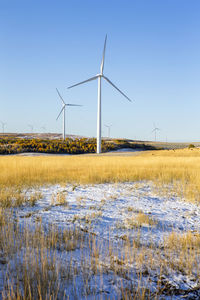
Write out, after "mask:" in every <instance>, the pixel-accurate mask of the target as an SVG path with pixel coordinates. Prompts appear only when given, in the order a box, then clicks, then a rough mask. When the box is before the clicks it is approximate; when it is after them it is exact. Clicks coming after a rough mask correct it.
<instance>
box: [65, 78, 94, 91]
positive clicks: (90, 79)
mask: <svg viewBox="0 0 200 300" xmlns="http://www.w3.org/2000/svg"><path fill="white" fill-rule="evenodd" d="M98 77H99V76H98V75H96V76H94V77H91V78H89V79H87V80H84V81H81V82H79V83H76V84H74V85H71V86H69V87H68V89H71V88H73V87H75V86H77V85H80V84H83V83H85V82H88V81H92V80H95V79H97V78H98Z"/></svg>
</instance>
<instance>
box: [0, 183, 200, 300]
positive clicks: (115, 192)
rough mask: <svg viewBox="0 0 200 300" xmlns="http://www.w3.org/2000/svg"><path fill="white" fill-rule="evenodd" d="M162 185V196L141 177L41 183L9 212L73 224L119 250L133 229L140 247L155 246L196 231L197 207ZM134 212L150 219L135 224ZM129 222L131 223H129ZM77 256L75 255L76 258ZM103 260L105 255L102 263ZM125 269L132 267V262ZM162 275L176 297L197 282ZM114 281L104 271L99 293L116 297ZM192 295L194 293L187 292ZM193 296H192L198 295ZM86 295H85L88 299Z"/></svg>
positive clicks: (22, 218) (171, 274) (172, 272)
mask: <svg viewBox="0 0 200 300" xmlns="http://www.w3.org/2000/svg"><path fill="white" fill-rule="evenodd" d="M163 188H164V189H165V190H166V189H167V192H166V193H165V194H164V193H161V192H160V189H159V188H156V186H155V184H154V183H152V182H146V181H144V182H126V183H106V184H94V185H92V184H90V185H69V184H67V185H66V186H60V185H53V186H44V187H41V188H39V189H38V190H37V191H39V192H41V193H42V199H40V200H38V201H37V202H36V204H35V205H34V206H33V207H30V206H24V207H21V208H18V209H16V210H15V213H16V216H18V218H19V222H21V223H22V224H23V223H26V224H27V222H28V223H29V224H34V222H35V221H36V219H37V218H38V217H40V218H41V220H42V222H43V224H44V225H45V226H48V225H49V224H52V223H53V224H56V225H57V226H58V227H60V228H66V227H68V226H71V225H72V224H74V225H76V226H78V227H80V228H82V229H84V230H87V232H92V233H94V234H95V235H96V236H97V238H98V239H100V240H103V241H104V243H106V242H108V241H110V240H111V241H112V242H113V243H116V247H119V248H120V245H121V243H122V242H121V241H122V239H123V237H124V236H125V235H127V234H128V236H129V237H130V238H131V239H133V238H137V235H138V230H139V231H140V243H141V246H144V247H148V245H150V244H152V243H153V244H154V245H157V246H160V245H162V244H163V242H164V239H165V238H166V237H167V236H168V235H169V234H170V233H171V232H172V231H176V232H178V233H184V232H187V231H191V232H195V233H196V232H199V233H200V206H199V205H198V204H195V203H190V202H187V201H185V199H180V198H179V197H178V196H177V195H176V194H175V193H174V192H172V190H171V189H170V186H164V187H163ZM34 192H35V190H34V189H32V190H30V191H28V193H29V194H32V193H34ZM59 195H60V196H62V195H64V198H65V199H66V203H62V205H61V203H59V202H58V201H57V198H58V197H59ZM139 214H145V215H146V216H148V217H149V219H150V220H151V221H152V223H148V222H143V223H140V224H137V217H138V215H139ZM133 220H134V223H131V222H132V221H133ZM149 251H150V250H149ZM78 255H79V254H78V253H77V257H78ZM75 256H76V255H75V252H74V257H75ZM65 259H66V258H65ZM107 263H108V262H107V260H106V257H105V258H104V264H105V265H106V264H107ZM0 266H1V265H0ZM130 267H131V268H133V265H130ZM155 272H156V271H153V270H151V271H150V273H151V284H150V285H151V289H153V288H154V286H155V282H154V279H153V278H154V277H156V275H155V274H154V273H155ZM168 273H169V274H168V277H167V278H163V279H162V280H163V282H165V281H166V282H167V284H168V285H170V287H171V289H172V290H174V291H175V290H181V291H182V295H183V294H184V292H185V291H188V290H191V289H195V288H196V287H198V282H197V280H196V279H194V277H192V276H191V277H190V276H188V275H185V274H182V273H180V272H178V271H177V270H171V269H170V268H169V270H168ZM132 276H133V274H132ZM132 279H133V277H132ZM93 280H95V282H96V281H98V279H97V278H96V279H94V278H93ZM99 280H100V279H99ZM116 280H119V278H113V277H112V276H111V275H109V274H108V275H105V277H104V283H103V284H104V285H103V290H104V295H106V293H108V296H109V295H118V290H117V287H118V284H117V283H116ZM120 280H121V279H120ZM142 280H143V281H144V285H146V284H147V285H148V283H146V282H145V280H147V279H145V278H143V279H142ZM0 284H1V272H0ZM77 284H80V282H78V283H77ZM126 284H127V281H125V282H124V286H126ZM99 289H100V287H99ZM106 291H107V292H106ZM99 293H100V294H99V295H100V296H99V297H101V296H102V294H101V292H100V291H99ZM192 296H194V295H193V294H192ZM198 297H199V296H197V298H195V297H194V298H193V299H198ZM105 298H106V296H105ZM88 299H90V298H89V297H88ZM91 299H92V298H91ZM103 299H104V298H103ZM165 299H171V295H170V296H167V295H166V296H165ZM172 299H181V296H180V295H177V296H175V295H174V296H173V298H172ZM186 299H187V298H186ZM188 299H189V298H188Z"/></svg>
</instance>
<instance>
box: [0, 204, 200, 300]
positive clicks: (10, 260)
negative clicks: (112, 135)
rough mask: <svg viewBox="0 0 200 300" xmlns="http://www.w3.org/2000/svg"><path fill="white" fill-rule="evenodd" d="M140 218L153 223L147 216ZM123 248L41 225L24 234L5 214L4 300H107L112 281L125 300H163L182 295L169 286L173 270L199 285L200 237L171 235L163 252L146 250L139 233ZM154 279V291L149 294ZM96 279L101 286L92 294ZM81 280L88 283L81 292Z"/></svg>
mask: <svg viewBox="0 0 200 300" xmlns="http://www.w3.org/2000/svg"><path fill="white" fill-rule="evenodd" d="M138 216H140V217H139V219H142V222H149V220H147V219H146V217H144V216H143V215H141V213H139V214H138ZM120 245H121V246H120V247H116V246H117V245H116V242H114V243H113V242H112V241H111V240H108V241H106V240H101V239H98V237H97V236H96V235H94V234H89V233H86V232H84V231H82V230H80V229H77V228H71V229H70V228H67V229H63V230H61V229H59V228H57V227H56V226H55V225H51V226H50V225H49V227H46V226H45V228H44V227H43V225H42V223H41V222H38V223H36V224H35V225H34V226H32V227H31V228H30V227H29V226H28V225H26V224H25V226H24V227H23V228H22V227H21V226H19V224H18V222H15V221H14V220H13V219H12V218H11V212H10V213H8V212H7V209H1V210H0V266H1V268H2V266H4V265H5V268H4V269H3V268H2V271H3V270H4V271H3V272H4V275H5V277H4V290H3V294H2V299H3V300H5V299H6V300H8V299H9V300H11V299H12V300H18V299H20V300H22V299H23V300H25V299H26V300H27V299H41V300H42V299H68V297H70V295H73V297H72V298H73V299H78V298H80V295H81V297H84V298H87V297H94V298H95V297H96V295H97V294H98V295H99V296H101V294H99V293H102V295H104V297H105V295H106V294H104V289H103V286H104V282H105V283H106V284H107V281H106V278H107V275H109V276H112V278H113V279H112V280H113V284H115V285H118V296H119V297H120V299H140V300H142V299H158V298H159V295H173V294H174V293H176V294H177V293H179V292H180V293H181V291H178V290H177V288H176V289H175V287H174V286H173V285H171V283H170V280H168V275H169V272H170V270H171V272H172V273H173V272H177V273H178V274H183V275H185V274H188V275H190V276H193V278H194V280H198V278H199V276H200V274H199V261H200V256H199V246H200V236H199V234H196V233H192V232H188V233H185V234H178V233H171V234H170V235H169V237H168V238H166V239H165V242H164V245H163V246H162V247H158V246H155V245H154V244H150V245H148V246H145V245H143V246H141V241H140V233H139V231H138V240H132V239H130V238H129V236H128V232H127V235H126V238H124V239H123V244H120ZM74 251H75V256H73V253H74ZM151 276H153V281H154V288H153V290H152V289H151V290H150V289H149V287H150V285H151V280H152V278H151ZM92 278H100V281H97V283H96V285H95V286H94V285H93V288H92V289H91V282H92V281H91V280H92ZM77 280H78V281H79V282H82V284H81V289H80V285H79V284H78V285H77ZM119 282H121V284H120V285H119ZM127 282H129V283H128V285H127ZM148 284H149V285H148ZM147 286H148V287H147ZM99 291H101V292H99ZM120 295H121V296H120ZM108 299H109V298H108ZM111 299H112V298H111Z"/></svg>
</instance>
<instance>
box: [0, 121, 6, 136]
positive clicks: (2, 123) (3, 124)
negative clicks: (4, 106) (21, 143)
mask: <svg viewBox="0 0 200 300" xmlns="http://www.w3.org/2000/svg"><path fill="white" fill-rule="evenodd" d="M5 125H6V123H4V122H2V121H1V126H2V132H3V133H4V128H5Z"/></svg>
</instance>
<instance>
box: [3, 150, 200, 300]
mask: <svg viewBox="0 0 200 300" xmlns="http://www.w3.org/2000/svg"><path fill="white" fill-rule="evenodd" d="M0 170H1V172H0V299H1V298H2V299H4V300H5V299H10V300H11V299H24V300H25V299H96V298H99V299H165V298H166V299H170V297H172V298H173V299H181V297H183V296H184V298H185V299H191V298H189V297H193V299H198V297H200V286H199V280H200V269H199V263H200V251H199V249H200V247H199V246H200V237H199V236H200V232H199V227H198V226H199V225H198V224H197V223H195V222H197V221H196V220H198V216H200V212H199V201H200V183H199V182H200V181H199V179H200V149H197V148H194V149H182V150H163V151H148V152H142V153H138V154H137V155H135V153H133V155H130V156H122V155H120V156H116V155H115V156H105V155H99V156H97V155H80V156H37V157H25V156H1V157H0ZM158 207H160V208H159V209H158ZM167 214H169V217H168V215H167ZM187 218H188V220H189V221H188V222H186V220H187ZM197 225H198V226H197ZM167 297H169V298H167ZM187 297H188V298H187ZM195 297H196V298H195Z"/></svg>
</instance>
